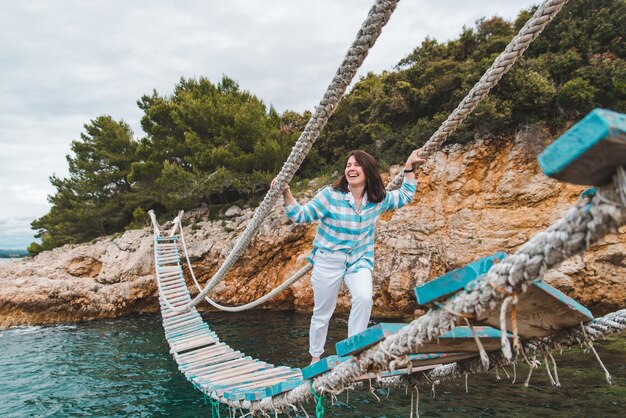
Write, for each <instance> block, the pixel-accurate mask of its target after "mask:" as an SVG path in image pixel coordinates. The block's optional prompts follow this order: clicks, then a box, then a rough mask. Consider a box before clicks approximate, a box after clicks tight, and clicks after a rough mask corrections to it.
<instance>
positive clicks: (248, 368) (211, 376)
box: [196, 358, 272, 385]
mask: <svg viewBox="0 0 626 418" xmlns="http://www.w3.org/2000/svg"><path fill="white" fill-rule="evenodd" d="M271 367H272V365H270V364H267V363H264V362H262V361H259V360H256V359H253V358H250V360H247V361H245V362H242V363H241V364H238V365H236V366H232V367H222V368H217V369H216V370H211V371H210V372H202V374H197V375H196V376H198V378H199V380H200V381H202V382H204V383H207V384H211V385H215V384H217V383H220V382H222V381H224V380H225V379H228V378H234V377H236V376H241V375H249V374H250V373H252V372H253V371H259V370H264V369H268V368H271Z"/></svg>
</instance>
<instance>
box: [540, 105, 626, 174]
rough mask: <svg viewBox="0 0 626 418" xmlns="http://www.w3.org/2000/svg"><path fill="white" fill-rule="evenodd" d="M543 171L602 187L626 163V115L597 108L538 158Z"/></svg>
mask: <svg viewBox="0 0 626 418" xmlns="http://www.w3.org/2000/svg"><path fill="white" fill-rule="evenodd" d="M538 160H539V165H540V166H541V169H542V170H543V172H544V173H545V174H546V175H547V176H549V177H552V178H554V179H557V180H560V181H564V182H567V183H573V184H584V185H592V186H600V185H602V184H604V183H606V182H607V181H608V180H609V179H610V178H611V176H612V175H613V174H614V173H615V170H616V169H617V167H619V166H626V115H624V114H622V113H617V112H612V111H610V110H605V109H595V110H593V111H592V112H591V113H589V114H588V115H587V116H585V117H584V118H583V119H582V120H580V121H579V122H578V123H577V124H575V125H574V126H572V127H571V128H570V129H569V130H568V131H567V132H565V133H564V134H563V135H561V136H560V137H559V138H558V139H557V140H556V141H554V142H553V143H552V144H550V146H548V147H547V148H546V149H545V150H544V151H543V152H542V153H541V154H540V155H539V157H538Z"/></svg>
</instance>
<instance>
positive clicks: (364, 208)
mask: <svg viewBox="0 0 626 418" xmlns="http://www.w3.org/2000/svg"><path fill="white" fill-rule="evenodd" d="M424 161H425V160H424V159H422V158H420V150H414V151H413V152H412V153H411V155H409V158H408V159H407V160H406V163H405V166H404V181H403V182H402V186H401V187H400V189H399V190H394V191H391V192H387V191H386V190H385V186H384V184H383V181H382V179H381V177H380V173H379V172H378V166H377V164H376V160H375V159H374V157H372V156H371V155H369V154H368V153H367V152H365V151H361V150H355V151H352V152H350V153H349V154H348V158H347V161H346V164H345V169H344V172H343V175H342V176H341V178H340V179H339V181H338V182H337V184H336V185H334V186H333V187H326V188H324V189H323V190H321V191H320V192H319V193H318V194H317V195H316V196H315V197H314V198H313V200H311V201H310V202H309V203H307V204H306V205H304V206H301V205H299V204H298V203H297V202H296V201H295V199H294V198H293V195H292V194H291V190H290V189H289V186H288V185H287V186H286V187H285V188H284V189H283V199H284V201H285V213H286V214H287V216H288V217H289V218H290V219H291V220H292V221H294V222H296V223H310V222H314V221H319V227H318V229H317V235H316V236H315V239H314V240H313V252H312V254H311V256H310V257H309V258H308V260H309V262H311V263H312V264H313V274H312V276H311V281H312V283H313V297H314V304H315V306H314V308H313V317H312V318H311V327H310V329H309V354H311V358H312V360H311V362H312V363H314V362H316V361H318V360H319V359H320V357H321V355H322V354H323V353H324V345H325V343H326V336H327V334H328V324H329V321H330V318H331V316H332V314H333V312H334V311H335V306H336V304H337V296H338V294H339V288H340V286H341V283H342V282H345V284H346V285H347V286H348V289H349V290H350V294H351V295H352V308H351V310H350V319H349V320H348V336H349V337H350V336H352V335H355V334H358V333H360V332H362V331H363V330H365V329H366V328H367V325H368V323H369V319H370V315H371V312H372V304H373V300H372V270H373V269H374V233H375V228H376V221H378V218H379V217H380V214H381V213H382V212H384V211H389V210H394V209H399V208H401V207H402V206H404V205H406V204H408V203H410V202H411V200H412V199H413V194H414V193H415V188H416V182H415V173H414V170H413V166H414V165H415V164H418V163H422V162H424ZM274 181H275V180H274ZM274 181H273V182H272V184H274Z"/></svg>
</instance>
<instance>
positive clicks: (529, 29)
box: [389, 0, 569, 189]
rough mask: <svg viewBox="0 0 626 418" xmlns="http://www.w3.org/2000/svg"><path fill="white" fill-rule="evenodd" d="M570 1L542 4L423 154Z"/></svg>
mask: <svg viewBox="0 0 626 418" xmlns="http://www.w3.org/2000/svg"><path fill="white" fill-rule="evenodd" d="M568 1H569V0H548V1H546V2H544V3H543V4H542V5H541V7H539V8H538V9H537V10H536V11H535V13H534V15H533V17H532V18H530V19H529V20H528V22H526V24H525V25H524V27H523V28H522V29H520V31H519V33H518V34H517V35H516V36H515V38H513V39H512V40H511V42H510V43H509V44H508V45H507V46H506V48H505V49H504V51H503V52H502V53H501V54H500V55H499V56H498V57H497V58H496V59H495V61H494V62H493V64H492V65H491V68H489V69H488V70H487V72H485V74H483V76H482V77H481V78H480V80H478V82H477V83H476V84H475V85H474V87H472V89H471V90H470V92H469V93H468V94H467V96H465V98H464V99H463V100H462V101H461V103H459V105H458V106H457V108H456V109H454V111H453V112H452V113H451V114H450V116H448V118H447V119H446V120H445V122H443V123H442V124H441V126H440V127H439V129H437V131H436V132H435V133H434V134H433V135H432V136H431V137H430V139H429V140H428V141H426V143H425V144H424V145H423V146H422V152H421V154H420V155H421V157H422V158H424V159H427V158H428V157H430V156H431V155H433V154H434V153H435V151H437V150H438V149H439V148H440V147H441V144H443V143H444V141H445V140H446V139H447V138H448V137H449V136H450V135H452V133H453V132H454V131H455V130H456V128H458V127H459V125H461V123H462V122H463V121H464V120H465V119H466V118H467V117H468V116H469V115H470V113H472V111H473V110H474V109H475V108H476V106H478V104H479V103H480V102H481V101H482V100H483V99H484V98H485V97H486V96H487V95H488V94H489V91H491V89H492V88H493V87H494V86H495V85H496V84H498V82H499V81H500V79H501V78H502V76H503V75H504V74H506V73H507V72H508V71H509V70H510V69H511V67H512V66H513V64H515V61H517V59H518V58H519V57H521V56H522V55H523V54H524V52H525V51H526V49H527V48H528V46H529V45H530V43H531V42H532V41H534V40H535V38H537V37H538V36H539V34H540V33H541V32H543V30H544V29H545V27H546V26H547V25H548V23H550V22H551V21H552V19H554V17H555V16H556V15H557V14H558V13H559V12H560V11H561V9H562V8H563V6H564V5H565V4H566V3H567V2H568ZM402 177H403V175H402V173H400V174H398V175H397V176H396V177H395V178H394V179H393V180H392V181H391V182H390V183H389V188H391V189H395V188H398V187H399V186H400V183H402Z"/></svg>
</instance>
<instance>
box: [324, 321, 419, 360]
mask: <svg viewBox="0 0 626 418" xmlns="http://www.w3.org/2000/svg"><path fill="white" fill-rule="evenodd" d="M406 325H407V324H391V323H380V324H377V325H374V326H372V327H369V328H368V329H366V330H365V331H363V332H361V333H359V334H357V335H353V336H352V337H349V338H346V339H345V340H342V341H339V342H338V343H337V344H336V345H335V350H336V351H337V355H338V356H340V357H343V356H348V355H351V354H355V353H358V352H360V351H363V350H365V349H366V348H369V347H371V346H372V345H374V344H376V343H377V342H379V341H381V340H383V339H385V338H386V337H387V336H388V335H391V334H395V333H396V332H398V331H399V330H400V329H402V328H403V327H405V326H406Z"/></svg>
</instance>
